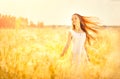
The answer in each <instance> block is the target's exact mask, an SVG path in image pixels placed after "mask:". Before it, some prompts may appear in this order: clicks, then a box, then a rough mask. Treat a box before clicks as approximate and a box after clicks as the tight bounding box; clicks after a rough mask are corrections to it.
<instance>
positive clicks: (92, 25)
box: [72, 13, 99, 45]
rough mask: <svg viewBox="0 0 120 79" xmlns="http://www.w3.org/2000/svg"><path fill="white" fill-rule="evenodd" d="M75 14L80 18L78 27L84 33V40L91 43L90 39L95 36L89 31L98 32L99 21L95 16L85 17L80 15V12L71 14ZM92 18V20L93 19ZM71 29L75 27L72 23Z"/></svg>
mask: <svg viewBox="0 0 120 79" xmlns="http://www.w3.org/2000/svg"><path fill="white" fill-rule="evenodd" d="M73 15H77V16H78V17H79V19H80V28H81V29H82V30H83V31H84V32H85V33H86V41H87V42H88V43H89V45H90V44H91V42H90V40H91V39H94V40H95V37H94V36H93V35H92V34H90V31H92V32H93V33H98V31H97V28H98V27H99V23H98V22H97V21H96V20H97V18H95V17H86V16H81V15H80V14H77V13H75V14H73ZM93 20H94V21H93ZM72 29H73V30H74V29H75V25H72Z"/></svg>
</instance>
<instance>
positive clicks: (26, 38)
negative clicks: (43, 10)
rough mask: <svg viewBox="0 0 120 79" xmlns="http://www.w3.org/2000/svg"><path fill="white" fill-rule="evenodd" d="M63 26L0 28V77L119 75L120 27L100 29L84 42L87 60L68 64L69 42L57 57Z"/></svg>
mask: <svg viewBox="0 0 120 79" xmlns="http://www.w3.org/2000/svg"><path fill="white" fill-rule="evenodd" d="M68 30H69V28H66V27H57V28H53V27H45V28H23V29H22V28H20V29H18V28H16V29H4V28H3V29H0V79H120V76H119V75H120V60H119V57H120V51H119V48H120V47H119V46H120V44H119V43H120V32H119V31H120V28H114V27H113V28H109V27H105V28H102V29H100V32H99V34H98V36H97V38H96V41H93V42H92V45H91V46H89V45H87V44H86V46H87V50H88V55H89V57H90V63H89V64H86V65H81V66H79V67H76V66H73V65H71V64H70V57H71V46H70V48H69V49H68V51H67V53H66V54H65V56H64V57H60V54H61V53H62V50H63V47H64V45H65V43H66V40H67V31H68Z"/></svg>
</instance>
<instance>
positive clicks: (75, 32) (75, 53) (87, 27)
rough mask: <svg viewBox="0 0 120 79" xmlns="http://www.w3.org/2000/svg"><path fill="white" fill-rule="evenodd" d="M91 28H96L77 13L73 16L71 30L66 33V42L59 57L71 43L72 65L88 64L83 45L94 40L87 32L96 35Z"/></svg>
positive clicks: (94, 24)
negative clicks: (91, 39)
mask: <svg viewBox="0 0 120 79" xmlns="http://www.w3.org/2000/svg"><path fill="white" fill-rule="evenodd" d="M91 26H96V23H94V22H92V21H90V20H88V19H87V17H84V16H81V15H79V14H77V13H75V14H73V15H72V29H71V30H69V32H68V40H67V43H66V45H65V47H64V49H63V52H62V54H61V56H64V54H65V53H66V52H67V49H68V47H69V46H70V43H71V41H72V44H73V45H72V63H77V64H79V63H85V62H89V57H88V53H87V51H86V49H85V43H86V42H88V43H90V38H93V39H94V37H93V36H92V35H91V34H90V32H89V31H92V32H95V33H97V31H96V30H95V28H93V27H91Z"/></svg>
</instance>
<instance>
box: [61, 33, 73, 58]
mask: <svg viewBox="0 0 120 79" xmlns="http://www.w3.org/2000/svg"><path fill="white" fill-rule="evenodd" d="M71 39H72V35H71V33H70V31H69V32H68V39H67V42H66V45H65V47H64V49H63V51H62V54H61V56H64V54H65V53H66V51H67V50H68V48H69V45H70V42H71Z"/></svg>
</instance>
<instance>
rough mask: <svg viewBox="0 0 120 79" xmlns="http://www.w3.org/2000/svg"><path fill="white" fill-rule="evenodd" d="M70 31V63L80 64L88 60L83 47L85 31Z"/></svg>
mask: <svg viewBox="0 0 120 79" xmlns="http://www.w3.org/2000/svg"><path fill="white" fill-rule="evenodd" d="M70 33H71V35H72V63H76V64H80V63H81V64H82V63H86V62H88V55H87V53H86V50H85V47H84V44H85V40H86V33H85V32H81V33H78V32H75V31H74V30H70Z"/></svg>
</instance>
